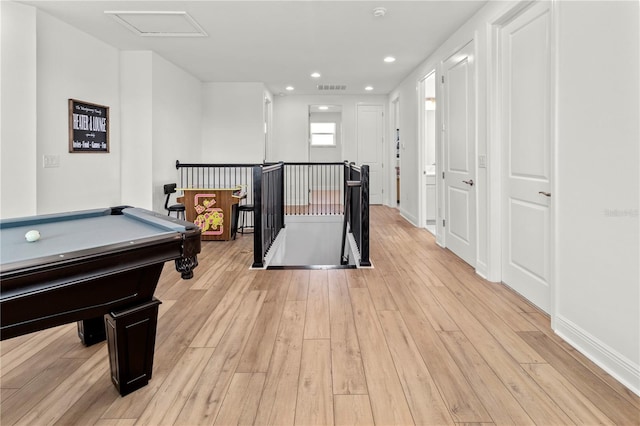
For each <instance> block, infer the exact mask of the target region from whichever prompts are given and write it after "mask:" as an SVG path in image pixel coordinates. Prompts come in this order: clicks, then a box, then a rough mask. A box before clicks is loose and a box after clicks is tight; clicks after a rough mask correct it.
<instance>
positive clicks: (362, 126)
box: [357, 105, 384, 204]
mask: <svg viewBox="0 0 640 426" xmlns="http://www.w3.org/2000/svg"><path fill="white" fill-rule="evenodd" d="M383 112H384V109H383V106H382V105H358V116H357V120H358V164H359V165H363V164H366V165H368V166H369V204H382V164H383V162H382V159H383V147H384V145H383V143H384V133H383V130H384V127H383V120H384V115H383Z"/></svg>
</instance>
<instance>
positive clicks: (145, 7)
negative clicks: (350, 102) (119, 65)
mask: <svg viewBox="0 0 640 426" xmlns="http://www.w3.org/2000/svg"><path fill="white" fill-rule="evenodd" d="M21 2H22V3H26V4H30V5H33V6H36V7H37V8H38V9H41V10H43V11H45V12H47V13H49V14H51V15H53V16H55V17H57V18H58V19H60V20H62V21H65V22H67V23H69V24H71V25H72V26H74V27H76V28H78V29H80V30H82V31H84V32H86V33H88V34H91V35H93V36H94V37H96V38H98V39H100V40H103V41H104V42H106V43H108V44H110V45H113V46H115V47H117V48H118V49H121V50H152V51H154V52H156V53H158V54H159V55H160V56H162V57H164V58H165V59H167V60H169V61H171V62H173V63H174V64H176V65H178V66H179V67H181V68H183V69H185V70H186V71H188V72H189V73H191V74H193V75H194V76H195V77H197V78H198V79H200V80H202V81H204V82H211V81H217V82H264V83H265V84H266V86H267V87H268V88H269V89H270V90H271V91H272V92H273V93H274V94H279V93H285V92H286V91H285V87H286V86H287V85H291V86H294V87H295V90H294V91H293V92H291V93H292V94H319V93H324V94H327V93H331V92H326V91H318V89H317V88H316V85H317V84H337V85H346V86H347V89H346V90H345V91H340V92H339V93H342V94H363V93H373V94H387V93H389V92H390V91H391V90H392V89H393V88H394V87H396V86H397V85H398V84H399V83H400V82H401V81H402V79H403V78H404V77H405V76H406V75H407V74H409V72H411V71H412V70H413V69H414V68H415V67H416V66H417V65H418V64H420V62H422V61H423V60H424V59H426V58H427V56H429V54H431V53H432V52H433V51H434V50H435V49H436V48H437V47H438V46H439V45H440V44H442V42H444V41H445V40H446V39H447V37H449V36H450V35H451V34H452V33H453V32H454V31H455V30H456V29H457V28H459V27H460V26H461V25H462V24H463V23H464V22H465V21H467V20H468V19H469V18H470V17H471V16H472V15H473V14H474V13H475V12H476V11H478V10H479V9H480V8H481V7H482V6H483V5H484V4H485V3H486V2H485V1H479V0H473V1H457V0H453V1H452V0H448V1H435V0H423V1H419V0H413V1H401V0H387V1H366V0H357V1H348V0H342V1H327V0H316V1H310V0H289V1H271V0H262V1H243V0H235V1H217V0H208V1H207V0H199V1H189V0H181V1H100V0H94V1H57V0H39V1H31V0H21ZM376 7H385V8H386V9H387V13H386V16H384V17H382V18H379V17H374V15H373V9H374V8H376ZM105 11H186V12H187V13H188V14H189V15H190V16H191V17H192V18H193V19H194V20H195V21H196V22H197V24H199V25H200V26H201V27H202V29H203V30H204V31H205V32H206V33H207V34H208V36H206V37H141V36H139V35H136V34H134V32H132V31H131V30H130V29H127V28H126V27H125V26H123V25H122V24H120V23H119V22H117V20H116V19H114V18H113V16H111V15H109V14H105V13H104V12H105ZM145 19H146V18H145ZM151 19H153V18H151ZM157 19H158V22H157V24H158V25H160V24H161V23H162V22H161V21H162V20H163V19H166V17H158V18H157ZM150 24H153V22H150ZM152 27H153V25H152ZM389 55H392V56H394V57H396V58H397V60H396V62H394V63H391V64H387V63H384V62H383V58H384V57H385V56H389ZM314 71H317V72H320V73H321V74H322V76H321V78H319V79H312V78H311V77H310V74H311V73H312V72H314ZM367 85H371V86H373V87H374V90H373V91H370V92H365V90H364V87H365V86H367ZM287 93H289V92H287Z"/></svg>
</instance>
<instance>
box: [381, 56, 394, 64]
mask: <svg viewBox="0 0 640 426" xmlns="http://www.w3.org/2000/svg"><path fill="white" fill-rule="evenodd" d="M384 61H385V62H388V63H391V62H395V61H396V58H394V57H393V56H387V57H386V58H384Z"/></svg>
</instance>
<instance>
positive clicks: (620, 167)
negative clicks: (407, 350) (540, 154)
mask: <svg viewBox="0 0 640 426" xmlns="http://www.w3.org/2000/svg"><path fill="white" fill-rule="evenodd" d="M557 6H558V18H559V22H558V29H559V32H558V47H559V54H558V57H559V63H558V114H557V119H558V125H557V135H558V136H557V138H558V147H557V157H558V159H557V162H558V164H557V185H556V193H557V197H556V195H555V194H554V197H555V199H556V200H557V229H558V235H557V258H556V268H557V271H556V280H557V282H556V304H557V306H556V312H557V314H556V321H555V324H556V327H557V329H558V332H559V333H560V334H561V335H562V336H564V337H565V338H567V339H568V340H569V341H570V342H572V343H573V344H574V345H575V346H577V347H578V348H579V349H580V350H581V351H583V352H586V353H588V354H589V357H590V358H591V359H593V360H594V361H596V362H597V363H599V364H600V365H602V366H604V367H605V369H607V370H609V371H610V372H612V373H613V374H614V376H616V377H617V378H619V379H621V380H622V381H623V382H624V383H625V384H626V385H627V386H629V387H631V388H632V389H633V390H634V391H635V392H636V393H640V270H639V268H640V266H639V265H640V261H639V260H640V249H639V247H640V226H639V222H640V219H639V217H638V208H639V199H640V196H639V194H638V188H639V184H640V161H639V160H638V159H639V156H640V148H639V142H638V141H640V130H639V126H640V125H639V121H640V120H639V117H640V107H639V100H638V99H639V96H638V95H639V94H640V79H639V78H638V76H639V75H640V66H639V53H640V52H639V49H640V42H639V40H640V34H639V32H638V31H639V30H638V28H639V10H638V8H639V6H638V2H619V3H613V2H575V3H574V2H559V3H558V5H557ZM594 87H599V89H598V90H594Z"/></svg>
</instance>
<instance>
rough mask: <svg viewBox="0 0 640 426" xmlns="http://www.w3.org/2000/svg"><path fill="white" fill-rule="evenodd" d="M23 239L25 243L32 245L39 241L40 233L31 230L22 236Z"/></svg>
mask: <svg viewBox="0 0 640 426" xmlns="http://www.w3.org/2000/svg"><path fill="white" fill-rule="evenodd" d="M24 237H25V238H26V239H27V241H29V242H30V243H32V242H34V241H38V240H39V239H40V232H38V231H36V230H35V229H32V230H31V231H29V232H27V233H26V234H24Z"/></svg>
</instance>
